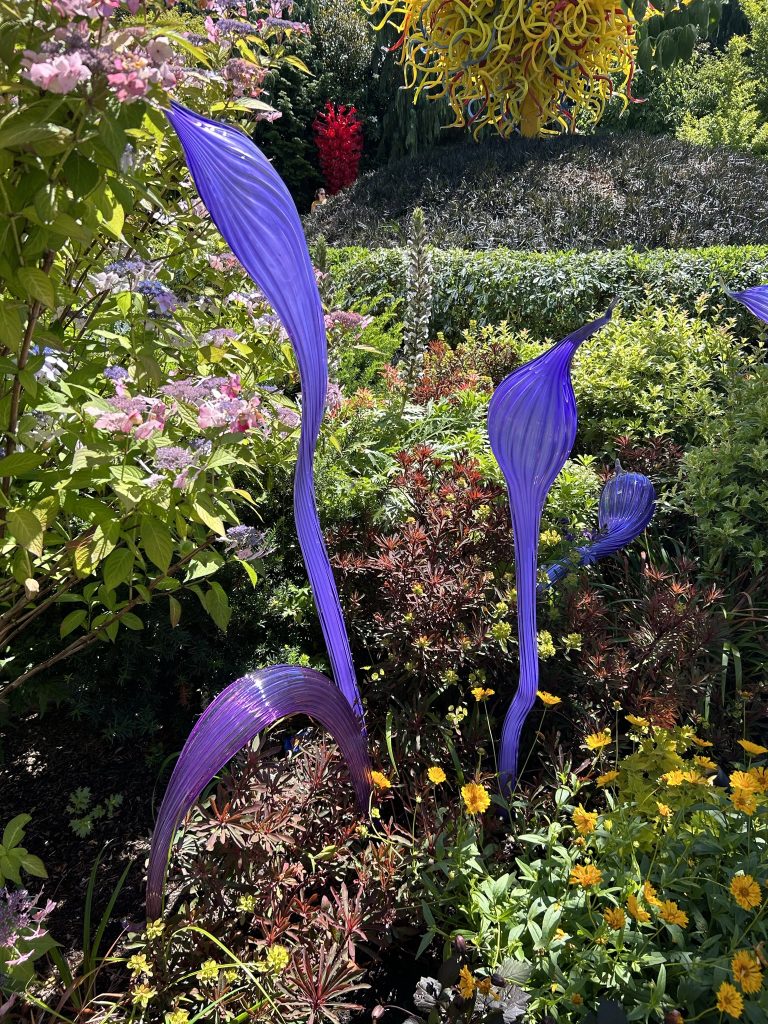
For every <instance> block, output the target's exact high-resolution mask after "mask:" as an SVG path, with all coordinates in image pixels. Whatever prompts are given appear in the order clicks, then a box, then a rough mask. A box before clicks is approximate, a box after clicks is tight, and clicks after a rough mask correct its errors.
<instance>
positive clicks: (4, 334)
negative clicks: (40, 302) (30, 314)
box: [0, 302, 24, 352]
mask: <svg viewBox="0 0 768 1024" xmlns="http://www.w3.org/2000/svg"><path fill="white" fill-rule="evenodd" d="M20 308H21V307H20V306H19V305H18V304H17V303H13V302H0V342H2V344H3V345H4V346H5V347H6V348H7V349H10V351H11V352H18V351H19V345H20V344H21V339H22V337H23V336H24V326H23V324H22V321H21V316H20V315H19V310H20Z"/></svg>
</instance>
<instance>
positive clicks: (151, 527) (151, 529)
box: [141, 516, 173, 572]
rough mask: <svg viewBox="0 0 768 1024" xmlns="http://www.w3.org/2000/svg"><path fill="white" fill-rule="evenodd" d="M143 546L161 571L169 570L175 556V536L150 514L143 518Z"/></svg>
mask: <svg viewBox="0 0 768 1024" xmlns="http://www.w3.org/2000/svg"><path fill="white" fill-rule="evenodd" d="M141 546H142V547H143V548H144V550H145V551H146V553H147V556H148V558H149V560H150V561H151V562H152V563H153V564H154V565H156V566H157V568H158V569H160V570H161V572H167V571H168V569H169V568H170V565H171V559H172V558H173V538H172V537H171V531H170V530H169V529H168V527H167V526H166V525H165V523H162V522H160V520H159V519H153V518H151V517H150V516H143V517H142V520H141Z"/></svg>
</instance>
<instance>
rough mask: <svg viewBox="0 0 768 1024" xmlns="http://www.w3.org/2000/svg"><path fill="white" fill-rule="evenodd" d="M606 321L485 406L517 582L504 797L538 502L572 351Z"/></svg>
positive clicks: (572, 418)
mask: <svg viewBox="0 0 768 1024" xmlns="http://www.w3.org/2000/svg"><path fill="white" fill-rule="evenodd" d="M612 311H613V307H611V308H610V309H609V310H608V312H607V313H606V314H605V316H602V317H600V319H599V320H595V321H594V322H593V323H591V324H587V325H586V326H585V327H582V328H580V329H579V330H578V331H575V332H574V333H573V334H570V335H569V336H568V337H567V338H564V339H563V340H562V341H561V342H559V343H558V344H557V345H555V346H554V347H553V348H551V349H549V351H547V352H545V353H544V354H543V355H541V356H539V357H538V359H534V360H533V361H532V362H530V363H526V364H525V365H524V366H521V367H520V368H519V369H517V370H515V372H514V373H512V374H510V376H509V377H507V378H506V380H503V381H502V382H501V384H500V385H499V386H498V388H497V389H496V391H495V392H494V395H493V397H492V398H491V402H490V405H489V407H488V435H489V438H490V442H491V449H492V450H493V454H494V455H495V457H496V461H497V462H498V464H499V466H500V467H501V471H502V473H503V474H504V478H505V480H506V482H507V490H508V491H509V508H510V512H511V513H512V530H513V541H514V546H515V575H516V580H517V628H518V639H519V652H520V681H519V684H518V688H517V691H516V692H515V695H514V697H513V698H512V703H511V704H510V707H509V711H508V712H507V717H506V719H505V720H504V730H503V733H502V740H501V751H500V757H499V770H500V775H501V785H502V789H503V790H507V789H510V788H511V787H512V786H513V785H514V783H515V780H516V778H517V761H518V752H519V747H520V734H521V732H522V728H523V723H524V722H525V719H526V717H527V716H528V712H529V711H530V710H531V708H532V707H533V704H534V702H535V700H536V690H537V689H538V681H539V653H538V646H537V629H536V575H537V565H538V549H539V529H540V524H541V513H542V511H543V509H544V502H545V500H546V497H547V494H548V493H549V490H550V488H551V487H552V484H553V483H554V482H555V479H556V477H557V475H558V474H559V473H560V471H561V469H562V468H563V466H564V465H565V461H566V459H567V458H568V455H569V454H570V451H571V448H573V442H574V441H575V440H576V423H577V417H576V396H575V395H574V393H573V385H572V384H571V372H570V371H571V361H572V359H573V355H574V353H575V352H576V349H577V348H578V347H579V345H581V344H582V342H584V341H586V340H587V338H590V337H591V336H592V335H593V334H594V333H595V332H596V331H598V330H599V329H600V328H601V327H603V326H604V325H605V324H607V323H608V321H609V320H610V318H611V314H612Z"/></svg>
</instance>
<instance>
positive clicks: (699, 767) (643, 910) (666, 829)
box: [415, 716, 768, 1024]
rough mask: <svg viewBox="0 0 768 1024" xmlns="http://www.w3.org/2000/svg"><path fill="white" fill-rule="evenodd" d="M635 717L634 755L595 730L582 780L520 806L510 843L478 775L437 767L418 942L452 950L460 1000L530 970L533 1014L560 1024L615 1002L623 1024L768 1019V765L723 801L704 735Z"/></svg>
mask: <svg viewBox="0 0 768 1024" xmlns="http://www.w3.org/2000/svg"><path fill="white" fill-rule="evenodd" d="M629 720H630V722H631V726H632V733H631V737H630V743H629V745H628V746H629V752H627V753H626V754H625V755H624V756H622V757H621V758H620V759H619V760H615V755H614V754H613V745H612V737H611V731H610V730H607V731H606V732H605V733H601V732H597V733H594V734H593V735H590V736H588V737H587V740H586V744H585V747H588V748H590V749H591V750H592V751H594V752H595V753H594V754H593V755H592V757H593V758H594V760H593V764H592V767H591V770H589V772H588V775H587V776H582V777H581V778H579V777H577V776H576V775H572V774H569V773H568V771H567V770H563V771H561V772H558V773H557V775H556V781H555V782H554V783H552V784H551V785H550V784H547V786H546V787H545V788H544V789H543V790H539V791H538V793H537V794H535V795H532V799H531V800H530V801H524V800H518V801H515V803H514V805H513V808H512V812H511V814H512V824H513V827H512V829H511V830H508V829H507V828H505V829H504V830H503V832H501V833H499V832H498V831H496V828H495V825H494V823H493V822H492V821H491V820H490V819H489V817H487V816H481V812H482V811H483V810H484V808H486V807H487V806H488V804H489V802H490V800H489V797H490V794H488V793H487V790H485V787H484V786H483V785H482V782H481V781H479V780H478V781H475V782H474V783H469V782H468V781H467V778H466V777H464V776H463V775H461V774H459V775H458V777H457V778H454V774H453V771H452V770H449V771H448V772H447V773H446V772H443V773H442V776H443V778H444V779H445V782H441V783H435V784H434V785H433V786H432V787H431V788H432V792H433V794H434V796H430V797H428V799H430V800H431V799H434V800H435V803H436V811H435V813H436V816H437V821H438V822H439V823H440V826H441V832H440V834H439V837H438V838H437V840H436V841H431V842H430V843H428V844H424V847H423V852H424V856H423V860H422V865H423V866H422V872H421V876H420V883H421V884H420V885H417V887H416V892H415V895H416V896H417V897H420V898H421V900H422V908H423V914H424V921H425V926H426V929H427V932H426V936H425V940H424V942H423V944H422V948H424V947H425V946H426V945H427V944H428V943H429V941H430V939H432V938H439V939H442V940H444V950H445V953H444V955H445V956H446V964H445V965H444V968H443V971H442V972H441V978H443V979H445V978H446V976H447V975H448V974H449V973H450V981H449V984H446V985H445V988H446V989H449V988H451V986H452V984H455V982H454V980H453V979H455V980H456V981H458V980H459V979H458V977H457V975H458V974H459V968H458V965H459V964H460V963H463V970H462V974H463V978H464V986H463V987H462V988H460V989H459V991H461V994H462V995H463V996H465V997H466V998H469V999H470V1000H472V999H477V1000H479V999H480V996H481V995H482V993H483V991H484V989H485V991H488V987H489V982H488V980H487V979H488V978H490V977H491V975H493V974H494V973H495V974H498V973H501V974H502V975H504V974H505V972H506V971H507V970H508V969H509V968H510V967H512V968H516V969H517V970H518V971H521V970H524V973H523V978H527V981H526V982H525V987H526V989H527V990H528V992H529V994H530V999H531V1004H530V1009H531V1010H533V1011H534V1012H539V1013H540V1014H549V1017H548V1018H547V1019H550V1020H555V1021H558V1022H568V1024H576V1022H580V1021H582V1020H584V1019H585V1014H587V1013H588V1012H589V1011H594V1010H595V1009H596V1007H597V1004H598V1003H599V1002H600V1001H601V1000H604V999H614V1000H615V1001H617V1002H619V1003H620V1005H621V1006H622V1007H623V1008H624V1010H625V1012H626V1014H627V1019H628V1020H630V1021H645V1022H650V1021H657V1020H660V1019H661V1018H662V1016H663V1015H664V1013H665V1011H668V1013H669V1015H668V1016H667V1017H666V1020H668V1021H679V1020H680V1019H685V1020H691V1019H695V1020H699V1021H702V1024H718V1022H720V1021H722V1020H723V1019H726V1017H724V1016H723V1013H722V1012H721V1011H725V1014H727V1019H742V1015H743V1019H744V1020H746V1021H749V1022H751V1024H759V1022H761V1021H763V1020H764V1019H765V1016H766V1013H767V1012H768V987H766V985H765V984H764V970H765V967H766V962H765V955H764V944H765V942H766V941H768V916H767V915H766V910H767V909H768V892H766V884H767V883H768V877H767V876H766V863H768V850H767V849H766V843H767V842H768V797H767V796H766V793H768V770H767V769H766V767H765V763H764V761H763V760H758V761H756V762H754V765H753V764H752V762H751V758H749V757H747V760H746V764H738V763H737V764H736V765H734V766H733V770H732V773H731V777H730V783H731V789H730V791H729V790H728V789H726V788H724V787H721V786H720V785H719V784H715V785H713V779H714V778H715V776H716V773H717V771H718V766H717V764H716V762H714V761H713V760H712V759H711V757H710V756H709V751H708V749H707V748H708V746H709V744H708V743H707V742H706V741H704V740H702V739H700V738H699V737H698V736H696V734H695V733H694V731H693V729H691V728H683V729H676V730H672V731H667V730H663V729H653V728H651V727H649V725H648V723H647V722H645V721H644V720H643V719H642V718H638V717H636V716H630V718H629ZM747 747H748V748H749V745H747ZM754 750H757V751H760V750H762V751H763V753H768V751H766V750H765V748H760V747H754ZM741 757H742V758H744V757H745V754H744V752H743V751H742V752H741ZM601 773H602V774H601ZM446 774H447V776H448V777H447V778H445V777H446ZM595 776H597V778H596V779H595V778H594V777H595ZM439 777H440V776H437V778H439ZM595 783H596V785H595ZM462 784H463V785H462ZM459 788H461V799H459V796H458V794H455V793H454V791H455V790H456V789H459ZM483 821H485V823H486V824H487V828H486V829H485V830H484V829H483V827H482V822H483ZM455 940H458V941H455ZM451 964H455V965H456V967H455V971H453V972H452V973H451V972H450V965H451ZM446 968H448V970H446ZM436 984H437V991H438V992H439V991H440V989H441V988H442V987H443V985H441V983H440V982H437V983H436ZM493 984H498V982H497V981H494V982H493ZM457 988H458V986H457ZM455 995H456V993H455V992H453V991H451V992H449V993H448V994H447V997H448V998H450V999H451V1000H452V999H453V998H455ZM460 1005H461V1004H460V1003H459V1004H457V1006H456V1009H457V1010H458V1009H459V1006H460ZM673 1011H678V1012H679V1016H678V1014H677V1013H676V1012H673ZM435 1019H436V1020H437V1019H441V1020H442V1019H443V1018H442V1017H440V1018H437V1017H436V1018H435ZM446 1019H447V1018H446ZM459 1019H464V1018H459ZM542 1019H543V1018H542Z"/></svg>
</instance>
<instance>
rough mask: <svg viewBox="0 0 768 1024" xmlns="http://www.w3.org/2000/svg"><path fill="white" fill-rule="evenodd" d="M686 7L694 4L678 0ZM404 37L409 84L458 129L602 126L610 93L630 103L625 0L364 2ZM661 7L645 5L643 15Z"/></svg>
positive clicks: (630, 45)
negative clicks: (586, 118)
mask: <svg viewBox="0 0 768 1024" xmlns="http://www.w3.org/2000/svg"><path fill="white" fill-rule="evenodd" d="M678 2H679V3H680V4H682V5H685V4H687V3H689V2H690V0H678ZM363 6H364V8H365V10H366V11H367V12H368V13H369V14H371V15H372V16H374V17H377V18H379V23H378V25H377V28H382V27H383V26H384V25H386V24H390V25H393V26H394V27H395V28H396V30H397V32H398V33H399V39H398V41H397V43H396V44H395V46H394V47H393V49H394V50H396V51H399V52H400V59H401V62H402V63H403V65H404V68H405V85H406V87H407V88H409V89H412V90H413V91H414V102H416V100H417V99H418V97H419V96H420V95H421V94H422V93H426V95H428V96H429V97H430V98H432V99H439V98H441V97H447V99H448V101H449V102H450V105H451V107H452V109H453V112H454V114H455V116H456V120H455V121H454V125H453V126H465V125H469V126H470V127H471V128H472V130H473V132H474V133H475V135H477V134H479V132H480V131H482V130H483V128H486V127H492V128H495V129H496V130H497V131H498V132H499V133H500V134H501V135H503V136H505V137H506V136H509V135H511V134H512V132H514V131H515V130H516V129H518V128H519V130H520V131H521V133H522V134H523V135H525V136H529V137H534V136H538V135H542V134H546V133H551V132H556V131H562V130H569V129H572V128H573V126H574V124H575V121H576V118H577V117H578V116H579V114H582V113H587V114H589V115H591V117H592V119H593V120H594V121H598V120H599V119H600V118H601V117H602V115H603V113H604V111H605V106H606V104H607V102H608V100H609V98H610V97H611V95H613V93H614V92H616V94H617V95H618V96H619V97H620V98H621V100H622V102H623V104H624V106H626V105H627V103H628V102H629V100H630V99H631V88H632V78H633V75H634V70H635V55H636V51H637V22H636V21H635V19H634V17H633V16H632V14H631V13H628V12H627V11H625V10H624V8H623V7H622V6H621V4H620V2H619V0H369V2H368V3H366V2H365V0H363ZM655 13H656V11H655V10H654V9H653V7H652V5H651V6H649V11H648V15H647V17H650V16H652V15H654V14H655Z"/></svg>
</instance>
